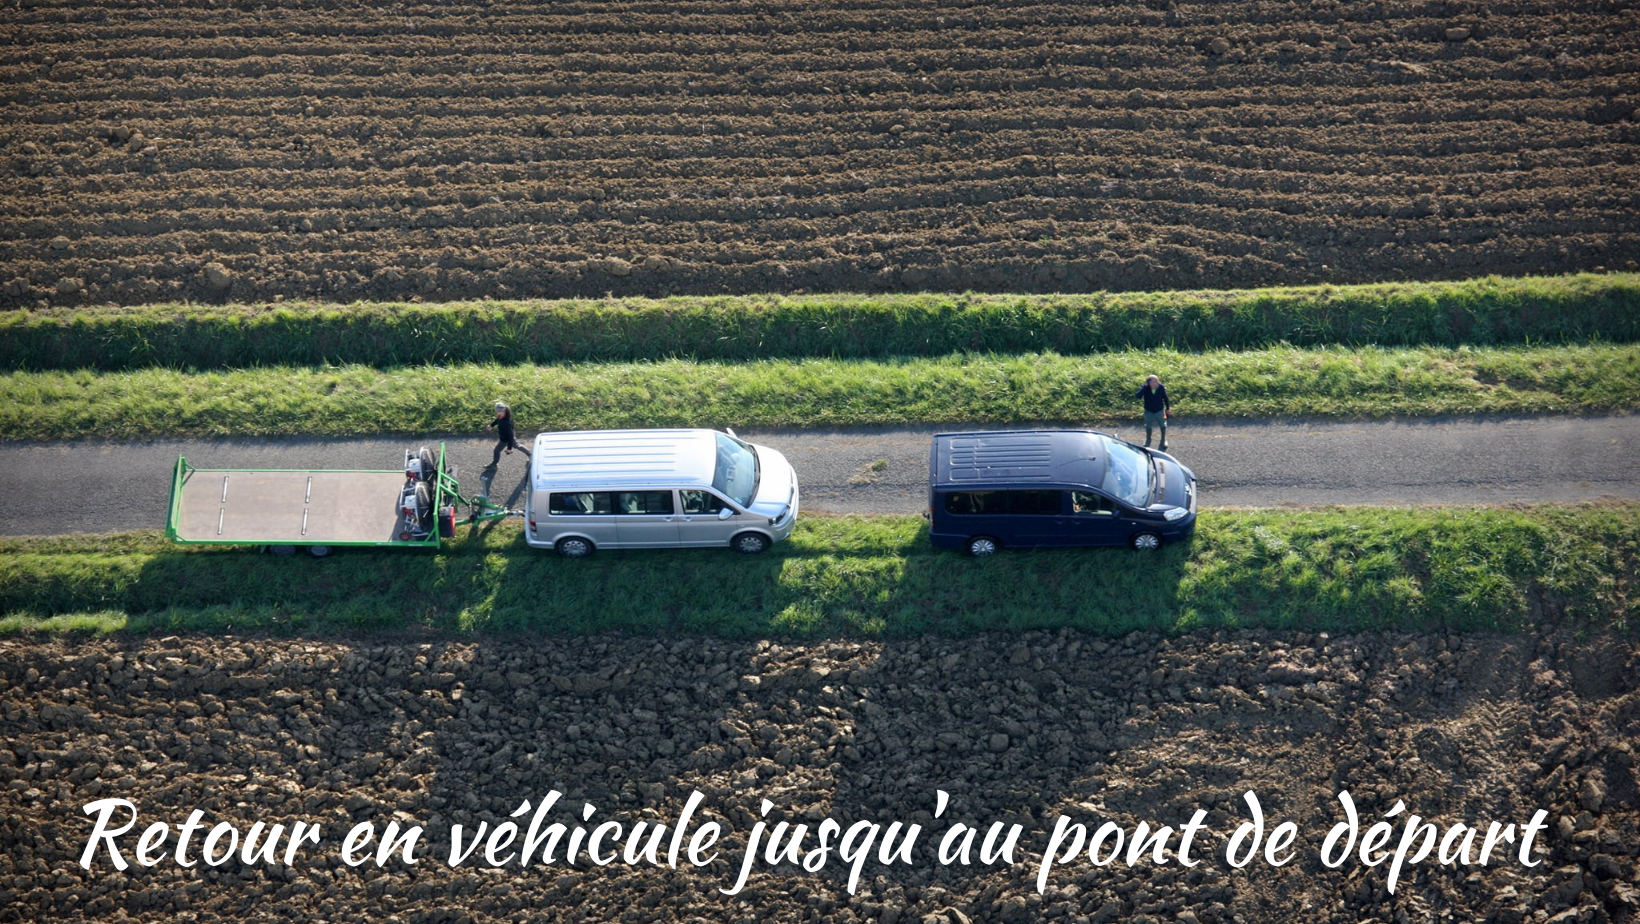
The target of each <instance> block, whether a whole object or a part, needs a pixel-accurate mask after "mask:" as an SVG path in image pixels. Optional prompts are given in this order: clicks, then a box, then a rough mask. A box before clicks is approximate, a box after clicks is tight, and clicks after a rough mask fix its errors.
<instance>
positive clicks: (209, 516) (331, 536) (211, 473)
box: [165, 445, 522, 555]
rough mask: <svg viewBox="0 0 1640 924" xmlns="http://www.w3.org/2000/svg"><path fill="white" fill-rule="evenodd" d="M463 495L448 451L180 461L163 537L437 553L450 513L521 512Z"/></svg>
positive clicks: (449, 529)
mask: <svg viewBox="0 0 1640 924" xmlns="http://www.w3.org/2000/svg"><path fill="white" fill-rule="evenodd" d="M488 494H489V481H488V479H484V493H482V494H479V495H478V496H476V497H471V498H469V497H466V496H463V495H462V493H461V485H460V483H459V482H457V481H456V476H455V470H454V468H453V467H451V466H449V465H447V464H446V462H445V458H444V447H443V446H442V445H440V446H439V450H438V453H437V454H436V455H435V454H434V453H433V452H432V450H430V449H427V448H423V449H422V450H421V451H420V452H406V453H405V454H404V465H403V466H402V467H401V468H399V469H390V470H371V471H343V470H333V469H310V470H279V469H275V470H268V469H262V470H257V469H205V468H195V467H194V466H192V465H189V464H188V460H187V458H186V457H182V458H178V459H177V464H176V469H175V471H174V472H173V474H172V477H171V509H170V515H169V516H168V517H167V519H166V522H165V534H166V535H167V536H169V537H170V538H171V539H172V540H173V541H175V542H177V543H180V544H183V545H259V546H263V547H266V548H270V549H272V550H274V551H284V552H289V551H293V550H294V549H295V548H296V547H298V546H305V547H306V548H307V549H308V551H309V552H312V553H313V554H314V555H326V554H328V553H329V552H330V549H331V547H332V546H377V547H381V546H417V547H432V548H437V547H438V545H439V541H440V540H441V539H443V538H449V537H451V536H453V535H455V524H456V509H457V507H458V506H465V507H467V508H468V509H469V511H470V512H469V514H468V515H467V516H466V517H465V518H464V521H465V522H467V523H478V522H481V521H486V520H494V519H499V518H502V517H508V516H520V515H522V513H521V512H520V511H514V510H511V509H509V508H507V507H502V506H498V505H496V504H492V503H490V502H489V497H488Z"/></svg>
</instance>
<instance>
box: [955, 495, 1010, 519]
mask: <svg viewBox="0 0 1640 924" xmlns="http://www.w3.org/2000/svg"><path fill="white" fill-rule="evenodd" d="M945 512H946V513H954V514H958V515H962V514H994V513H1007V512H1008V495H1007V494H1006V493H1005V492H1002V491H952V492H950V493H949V494H946V495H945Z"/></svg>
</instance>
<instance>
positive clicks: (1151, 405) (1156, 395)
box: [1133, 375, 1173, 452]
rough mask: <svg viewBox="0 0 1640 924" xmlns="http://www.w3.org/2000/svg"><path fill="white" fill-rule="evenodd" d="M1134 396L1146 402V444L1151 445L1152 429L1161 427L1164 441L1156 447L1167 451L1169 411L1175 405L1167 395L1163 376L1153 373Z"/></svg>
mask: <svg viewBox="0 0 1640 924" xmlns="http://www.w3.org/2000/svg"><path fill="white" fill-rule="evenodd" d="M1133 397H1135V398H1138V399H1140V400H1142V401H1143V402H1144V403H1145V445H1146V446H1149V445H1150V435H1151V431H1152V430H1155V429H1158V428H1159V429H1160V430H1161V431H1162V441H1161V443H1160V444H1158V445H1157V447H1156V448H1157V449H1160V450H1161V451H1162V452H1167V411H1168V408H1171V407H1172V406H1173V402H1172V401H1171V400H1170V399H1169V398H1168V397H1167V386H1166V385H1163V384H1162V380H1161V378H1159V377H1158V376H1156V375H1151V376H1150V377H1149V378H1147V379H1145V383H1144V384H1143V385H1141V386H1139V390H1138V392H1136V393H1135V394H1134V395H1133Z"/></svg>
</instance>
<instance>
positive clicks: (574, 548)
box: [556, 536, 592, 558]
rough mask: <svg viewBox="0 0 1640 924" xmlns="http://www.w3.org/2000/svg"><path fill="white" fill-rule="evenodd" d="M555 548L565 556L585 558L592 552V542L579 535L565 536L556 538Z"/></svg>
mask: <svg viewBox="0 0 1640 924" xmlns="http://www.w3.org/2000/svg"><path fill="white" fill-rule="evenodd" d="M556 548H557V549H558V554H559V555H562V556H564V557H565V558H585V557H587V556H588V555H591V554H592V543H590V542H588V541H587V540H585V539H582V538H581V537H580V536H566V537H564V538H563V539H560V540H558V545H557V546H556Z"/></svg>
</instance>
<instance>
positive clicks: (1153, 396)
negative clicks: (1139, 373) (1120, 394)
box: [1133, 385, 1173, 414]
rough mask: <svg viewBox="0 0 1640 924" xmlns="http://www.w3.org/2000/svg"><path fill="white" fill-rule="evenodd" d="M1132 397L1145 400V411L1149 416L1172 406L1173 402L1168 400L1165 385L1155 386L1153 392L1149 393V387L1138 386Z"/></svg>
mask: <svg viewBox="0 0 1640 924" xmlns="http://www.w3.org/2000/svg"><path fill="white" fill-rule="evenodd" d="M1133 397H1135V398H1143V399H1145V410H1146V411H1147V412H1149V413H1151V414H1154V413H1156V412H1157V411H1160V410H1164V409H1167V408H1171V407H1172V406H1173V402H1172V401H1169V400H1168V397H1167V386H1166V385H1157V386H1156V390H1155V391H1151V390H1150V386H1149V385H1140V386H1139V390H1138V391H1136V392H1134V393H1133Z"/></svg>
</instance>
